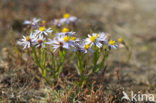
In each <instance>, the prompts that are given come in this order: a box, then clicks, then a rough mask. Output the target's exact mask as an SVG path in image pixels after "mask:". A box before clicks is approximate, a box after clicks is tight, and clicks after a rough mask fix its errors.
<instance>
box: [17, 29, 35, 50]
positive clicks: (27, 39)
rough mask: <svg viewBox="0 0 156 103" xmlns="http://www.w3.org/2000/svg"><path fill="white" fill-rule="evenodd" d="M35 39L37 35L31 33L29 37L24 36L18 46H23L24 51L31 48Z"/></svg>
mask: <svg viewBox="0 0 156 103" xmlns="http://www.w3.org/2000/svg"><path fill="white" fill-rule="evenodd" d="M35 39H36V35H35V34H33V33H32V32H31V33H30V35H29V36H23V38H22V39H21V40H20V41H17V44H18V45H23V46H24V47H23V49H25V48H30V47H31V46H32V43H33V42H34V40H35Z"/></svg>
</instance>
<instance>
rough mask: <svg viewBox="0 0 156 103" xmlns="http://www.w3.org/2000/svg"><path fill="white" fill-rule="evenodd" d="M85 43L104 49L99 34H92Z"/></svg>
mask: <svg viewBox="0 0 156 103" xmlns="http://www.w3.org/2000/svg"><path fill="white" fill-rule="evenodd" d="M85 42H86V43H87V44H90V45H91V46H92V45H95V46H97V47H98V48H101V47H102V43H101V42H100V39H99V34H98V33H92V35H89V34H88V38H86V39H85Z"/></svg>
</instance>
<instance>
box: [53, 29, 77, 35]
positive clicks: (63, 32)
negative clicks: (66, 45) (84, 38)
mask: <svg viewBox="0 0 156 103" xmlns="http://www.w3.org/2000/svg"><path fill="white" fill-rule="evenodd" d="M75 33H76V32H72V31H71V32H69V29H68V28H63V29H62V32H60V33H56V36H72V35H75Z"/></svg>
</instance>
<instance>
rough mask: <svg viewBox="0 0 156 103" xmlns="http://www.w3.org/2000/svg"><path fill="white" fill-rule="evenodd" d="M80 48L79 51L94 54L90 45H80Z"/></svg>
mask: <svg viewBox="0 0 156 103" xmlns="http://www.w3.org/2000/svg"><path fill="white" fill-rule="evenodd" d="M79 47H80V51H82V52H84V53H87V52H88V51H91V52H94V50H93V49H92V45H90V44H86V43H82V44H80V45H79Z"/></svg>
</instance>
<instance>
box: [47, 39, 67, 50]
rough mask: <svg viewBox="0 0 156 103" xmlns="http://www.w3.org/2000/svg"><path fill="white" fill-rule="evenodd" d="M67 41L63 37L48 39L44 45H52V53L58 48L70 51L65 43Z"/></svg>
mask: <svg viewBox="0 0 156 103" xmlns="http://www.w3.org/2000/svg"><path fill="white" fill-rule="evenodd" d="M67 41H68V39H67V38H66V37H65V36H61V37H55V38H54V39H53V40H51V39H49V42H47V43H46V44H50V45H52V47H53V48H54V52H55V51H56V50H57V49H59V48H65V49H70V44H69V42H67Z"/></svg>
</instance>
